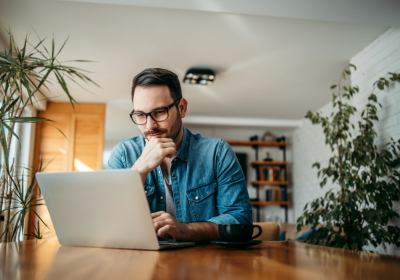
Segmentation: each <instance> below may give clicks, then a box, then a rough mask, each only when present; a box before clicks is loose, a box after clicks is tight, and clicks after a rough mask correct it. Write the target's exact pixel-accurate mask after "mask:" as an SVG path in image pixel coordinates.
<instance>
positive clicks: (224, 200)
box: [208, 140, 253, 225]
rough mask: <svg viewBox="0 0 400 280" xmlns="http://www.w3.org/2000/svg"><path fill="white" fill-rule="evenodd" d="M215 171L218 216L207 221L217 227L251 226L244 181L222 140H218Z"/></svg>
mask: <svg viewBox="0 0 400 280" xmlns="http://www.w3.org/2000/svg"><path fill="white" fill-rule="evenodd" d="M215 170H216V176H217V184H218V189H217V196H216V200H217V201H216V204H217V209H218V213H219V215H218V216H216V217H213V218H211V219H209V220H208V221H209V222H212V223H215V224H217V225H219V224H252V223H253V219H252V208H251V203H250V197H249V193H248V191H247V186H246V180H245V177H244V174H243V171H242V168H241V167H240V164H239V161H238V160H237V157H236V155H235V153H234V151H233V150H232V148H231V146H230V145H229V144H228V143H226V142H225V141H224V140H220V142H219V145H218V150H217V157H216V162H215Z"/></svg>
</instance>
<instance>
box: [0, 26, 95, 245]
mask: <svg viewBox="0 0 400 280" xmlns="http://www.w3.org/2000/svg"><path fill="white" fill-rule="evenodd" d="M7 33H8V35H9V44H10V46H9V47H7V50H4V51H3V50H2V51H0V73H1V77H0V93H1V98H2V100H1V104H0V107H1V110H0V111H1V121H0V131H1V132H2V133H1V135H0V144H1V148H2V157H3V160H4V164H3V166H1V180H0V210H1V211H0V212H1V213H2V215H4V222H3V229H1V233H2V234H1V241H2V242H10V241H22V240H23V239H24V233H25V226H26V224H27V223H26V218H27V217H28V216H29V214H30V213H32V214H33V216H36V217H37V218H38V219H39V221H40V222H42V223H43V224H44V225H45V226H46V227H47V225H46V224H45V223H44V222H43V220H42V219H41V217H40V216H39V215H38V214H37V212H36V211H35V210H34V209H33V208H34V207H36V206H39V205H44V204H43V199H41V198H40V196H39V195H38V194H37V189H38V185H37V182H36V180H35V174H36V172H39V171H42V170H43V169H44V168H45V167H43V168H42V164H41V163H40V165H39V168H38V170H31V169H30V168H29V169H28V166H18V164H17V163H18V162H19V157H20V154H17V153H16V158H14V157H13V156H11V155H10V145H11V144H12V142H13V143H15V145H16V146H17V145H18V142H16V141H19V140H20V139H19V138H18V136H17V134H18V132H17V127H15V124H16V123H20V124H23V123H37V122H45V121H50V120H48V119H44V118H36V117H24V115H23V113H24V111H25V109H26V108H27V107H29V106H33V105H34V103H36V102H38V100H40V99H44V100H49V98H48V97H47V96H46V95H45V93H44V89H45V88H46V89H48V86H49V84H50V83H52V88H53V87H54V85H58V86H60V88H61V89H62V91H63V92H64V93H65V94H66V96H67V97H68V99H69V101H70V102H71V105H72V106H73V103H74V102H76V101H75V100H74V98H73V97H72V96H71V95H70V92H69V90H68V87H67V83H66V79H67V78H68V79H69V80H70V81H73V82H75V83H77V81H78V80H79V81H83V82H87V83H89V84H95V83H94V82H93V81H92V80H91V79H90V78H89V77H87V76H86V75H85V72H86V71H83V70H80V69H78V68H76V67H71V66H67V65H64V64H61V63H60V62H59V61H58V60H57V56H58V55H59V53H60V51H61V50H62V49H63V47H64V45H65V43H66V42H67V41H65V42H64V44H63V45H62V47H61V48H60V50H58V51H57V50H55V44H54V38H53V41H52V44H51V47H50V48H46V47H45V46H44V41H45V40H41V39H40V38H38V42H39V43H35V44H31V43H30V42H28V36H26V37H25V40H24V41H23V44H22V45H23V47H22V48H19V47H18V46H17V44H16V42H15V40H14V37H13V35H12V33H11V31H7ZM70 62H83V61H70ZM52 77H53V78H54V79H52ZM50 79H52V81H51V82H50ZM6 134H7V135H6ZM14 141H15V142H14ZM13 145H14V144H13ZM14 164H15V165H14ZM22 169H28V170H29V171H28V172H26V171H25V170H24V171H21V170H22ZM31 171H32V176H29V175H28V174H29V173H30V172H31ZM21 173H22V174H21ZM28 178H29V180H28ZM39 221H38V224H37V227H36V225H35V226H34V229H35V230H34V232H29V233H28V234H26V235H28V236H33V237H35V238H38V239H40V238H41V234H42V232H41V231H40V226H39Z"/></svg>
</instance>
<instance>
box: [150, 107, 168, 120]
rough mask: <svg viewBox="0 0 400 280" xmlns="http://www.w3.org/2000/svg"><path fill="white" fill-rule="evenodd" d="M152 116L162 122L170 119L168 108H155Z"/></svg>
mask: <svg viewBox="0 0 400 280" xmlns="http://www.w3.org/2000/svg"><path fill="white" fill-rule="evenodd" d="M151 116H152V117H153V119H154V120H156V121H158V122H162V121H165V120H166V119H168V113H167V110H166V109H159V110H155V111H153V112H152V113H151Z"/></svg>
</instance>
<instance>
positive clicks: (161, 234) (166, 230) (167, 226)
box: [156, 225, 172, 237]
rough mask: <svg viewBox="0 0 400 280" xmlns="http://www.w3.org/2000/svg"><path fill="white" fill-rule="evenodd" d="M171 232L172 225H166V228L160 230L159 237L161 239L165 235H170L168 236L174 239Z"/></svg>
mask: <svg viewBox="0 0 400 280" xmlns="http://www.w3.org/2000/svg"><path fill="white" fill-rule="evenodd" d="M156 230H157V229H156ZM170 230H171V226H170V225H165V226H163V227H161V228H159V229H158V230H157V235H158V236H160V237H163V236H165V235H168V236H171V237H172V235H171V234H170V233H169V231H170Z"/></svg>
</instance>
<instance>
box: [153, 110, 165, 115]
mask: <svg viewBox="0 0 400 280" xmlns="http://www.w3.org/2000/svg"><path fill="white" fill-rule="evenodd" d="M155 113H156V114H157V115H162V114H164V110H160V111H155Z"/></svg>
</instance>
